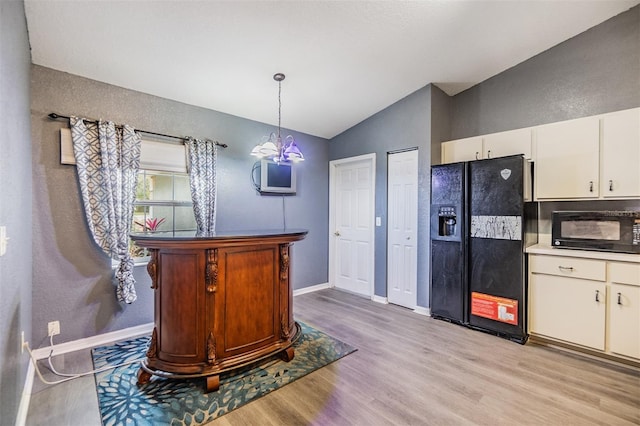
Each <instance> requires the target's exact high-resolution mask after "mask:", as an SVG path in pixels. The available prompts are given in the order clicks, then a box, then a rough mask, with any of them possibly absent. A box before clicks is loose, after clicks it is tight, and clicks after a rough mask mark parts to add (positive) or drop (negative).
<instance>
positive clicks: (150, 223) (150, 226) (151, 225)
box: [135, 217, 165, 232]
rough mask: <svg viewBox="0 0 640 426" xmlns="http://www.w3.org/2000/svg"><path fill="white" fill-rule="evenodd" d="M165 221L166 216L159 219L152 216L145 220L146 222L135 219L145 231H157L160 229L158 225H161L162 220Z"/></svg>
mask: <svg viewBox="0 0 640 426" xmlns="http://www.w3.org/2000/svg"><path fill="white" fill-rule="evenodd" d="M164 221H165V218H164V217H163V218H160V219H158V218H157V217H155V218H154V217H150V218H148V219H147V220H145V222H144V223H140V222H138V221H135V224H136V225H138V226H141V227H142V230H143V232H147V231H151V232H155V231H157V230H158V227H159V226H160V224H161V223H162V222H164Z"/></svg>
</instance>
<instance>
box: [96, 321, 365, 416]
mask: <svg viewBox="0 0 640 426" xmlns="http://www.w3.org/2000/svg"><path fill="white" fill-rule="evenodd" d="M298 323H299V324H300V326H301V327H302V335H301V336H300V338H299V339H298V340H297V341H296V342H295V343H294V345H293V347H294V348H295V357H294V358H293V360H291V361H290V362H284V361H282V360H280V358H278V357H277V356H274V357H272V358H270V359H267V360H264V361H263V362H261V363H260V364H258V365H257V366H253V367H248V368H245V369H241V370H236V371H234V372H230V373H226V374H221V375H220V389H219V390H218V391H216V392H210V393H208V394H207V393H205V391H204V388H205V386H204V379H203V378H199V379H185V380H171V379H164V378H161V377H157V376H153V377H152V379H151V381H150V382H149V383H147V384H145V385H143V386H138V385H137V384H136V381H137V373H138V369H139V368H140V365H139V363H134V364H130V365H127V366H123V367H117V368H115V369H113V370H109V371H105V372H102V373H97V374H96V375H95V379H96V388H97V390H98V402H99V405H100V414H101V416H102V424H103V425H104V426H111V425H114V426H115V425H190V426H191V425H202V424H205V423H207V422H210V421H212V420H213V419H215V418H217V417H220V416H222V415H223V414H226V413H228V412H230V411H232V410H234V409H236V408H239V407H240V406H242V405H244V404H246V403H248V402H250V401H252V400H254V399H257V398H259V397H261V396H263V395H266V394H268V393H269V392H272V391H274V390H276V389H278V388H280V387H282V386H284V385H286V384H289V383H291V382H293V381H294V380H296V379H299V378H300V377H302V376H305V375H307V374H309V373H311V372H312V371H314V370H317V369H318V368H321V367H324V366H325V365H327V364H330V363H332V362H333V361H335V360H337V359H340V358H342V357H344V356H346V355H348V354H350V353H352V352H354V351H355V350H356V349H355V348H353V347H352V346H350V345H348V344H346V343H343V342H341V341H339V340H337V339H334V338H333V337H331V336H329V335H327V334H325V333H323V332H321V331H318V330H316V329H315V328H312V327H309V326H308V325H306V324H304V323H301V322H298ZM148 344H149V337H148V336H145V337H139V338H136V339H130V340H126V341H123V342H119V343H114V344H112V345H109V346H101V347H98V348H95V349H93V351H92V355H93V363H94V366H95V368H96V369H98V368H101V367H104V366H105V365H118V364H122V363H124V362H127V361H131V360H135V359H138V358H143V357H144V355H145V352H146V350H147V347H148Z"/></svg>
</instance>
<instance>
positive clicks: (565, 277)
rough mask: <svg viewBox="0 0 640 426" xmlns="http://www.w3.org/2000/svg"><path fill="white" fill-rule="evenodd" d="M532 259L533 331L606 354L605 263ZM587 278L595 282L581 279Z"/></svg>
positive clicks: (536, 256)
mask: <svg viewBox="0 0 640 426" xmlns="http://www.w3.org/2000/svg"><path fill="white" fill-rule="evenodd" d="M529 259H530V260H529V262H530V263H529V266H530V269H531V275H530V278H529V331H530V332H531V333H535V334H540V335H542V336H548V337H552V338H555V339H560V340H564V341H567V342H572V343H575V344H578V345H581V346H586V347H588V348H592V349H597V350H601V351H603V350H604V348H605V319H606V306H607V305H606V285H605V283H604V279H603V278H604V276H605V268H606V265H605V262H603V261H599V260H585V259H570V258H564V257H556V256H538V255H530V257H529ZM583 275H587V277H591V278H594V279H584V278H579V277H581V276H583ZM576 277H578V278H576ZM600 278H602V280H601V281H598V279H600Z"/></svg>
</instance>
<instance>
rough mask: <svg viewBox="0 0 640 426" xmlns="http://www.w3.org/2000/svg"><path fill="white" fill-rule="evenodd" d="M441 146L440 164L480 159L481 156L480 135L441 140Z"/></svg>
mask: <svg viewBox="0 0 640 426" xmlns="http://www.w3.org/2000/svg"><path fill="white" fill-rule="evenodd" d="M441 148H442V164H448V163H457V162H459V161H473V160H480V159H482V158H483V157H482V137H481V136H478V137H474V138H466V139H457V140H454V141H449V142H443V143H442V145H441Z"/></svg>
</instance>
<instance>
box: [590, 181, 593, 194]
mask: <svg viewBox="0 0 640 426" xmlns="http://www.w3.org/2000/svg"><path fill="white" fill-rule="evenodd" d="M589 192H593V181H592V180H590V181H589Z"/></svg>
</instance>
